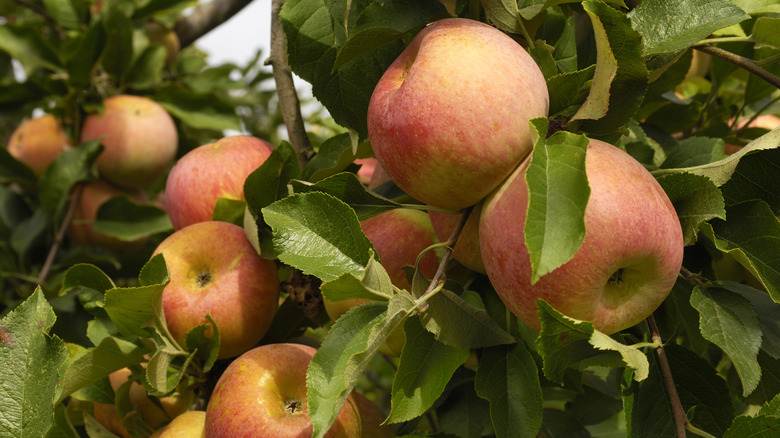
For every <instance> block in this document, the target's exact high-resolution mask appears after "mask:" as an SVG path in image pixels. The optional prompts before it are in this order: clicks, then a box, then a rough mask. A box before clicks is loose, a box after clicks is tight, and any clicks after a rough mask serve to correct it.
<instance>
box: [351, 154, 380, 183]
mask: <svg viewBox="0 0 780 438" xmlns="http://www.w3.org/2000/svg"><path fill="white" fill-rule="evenodd" d="M354 163H355V164H357V165H358V166H360V168H358V171H357V177H358V180H360V182H361V183H363V184H365V185H368V184H369V183H370V182H371V178H372V177H373V176H374V170H375V169H376V164H377V160H376V158H374V157H368V158H358V159H357V160H355V161H354Z"/></svg>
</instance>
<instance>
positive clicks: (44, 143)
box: [8, 114, 71, 176]
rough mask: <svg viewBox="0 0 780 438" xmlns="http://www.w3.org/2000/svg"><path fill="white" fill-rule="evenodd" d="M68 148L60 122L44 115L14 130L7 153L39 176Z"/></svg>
mask: <svg viewBox="0 0 780 438" xmlns="http://www.w3.org/2000/svg"><path fill="white" fill-rule="evenodd" d="M70 146H71V142H70V139H69V138H68V135H67V134H65V130H63V129H62V124H61V123H60V121H59V120H57V118H56V117H54V116H53V115H51V114H44V115H42V116H40V117H37V118H34V119H30V120H25V121H24V122H22V124H21V125H19V126H18V127H17V128H16V130H14V132H13V134H11V138H10V139H9V140H8V153H9V154H11V156H12V157H14V158H16V159H17V160H19V161H21V162H22V163H24V164H26V165H27V166H29V167H30V169H32V171H33V172H34V173H35V174H36V175H38V176H41V175H43V172H45V171H46V168H47V167H49V164H51V162H52V161H53V160H54V158H56V157H57V155H59V154H60V152H62V151H64V150H65V149H67V148H69V147H70Z"/></svg>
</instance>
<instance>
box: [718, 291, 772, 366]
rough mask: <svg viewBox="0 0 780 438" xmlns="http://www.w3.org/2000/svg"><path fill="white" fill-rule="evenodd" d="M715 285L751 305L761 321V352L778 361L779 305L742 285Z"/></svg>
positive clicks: (764, 295) (763, 293)
mask: <svg viewBox="0 0 780 438" xmlns="http://www.w3.org/2000/svg"><path fill="white" fill-rule="evenodd" d="M716 285H717V286H718V287H722V288H723V289H726V290H729V291H731V292H734V293H737V294H739V295H742V297H744V298H745V299H747V300H748V301H749V302H750V303H751V304H752V305H753V309H755V311H756V314H757V315H758V319H759V320H760V321H761V333H762V336H761V350H763V351H764V352H765V353H766V354H768V355H770V356H772V357H773V358H775V359H780V304H778V303H776V302H774V301H772V298H770V297H769V295H767V294H766V293H765V292H763V291H759V290H756V289H754V288H752V287H750V286H747V285H745V284H742V283H735V282H731V281H722V282H718V283H716Z"/></svg>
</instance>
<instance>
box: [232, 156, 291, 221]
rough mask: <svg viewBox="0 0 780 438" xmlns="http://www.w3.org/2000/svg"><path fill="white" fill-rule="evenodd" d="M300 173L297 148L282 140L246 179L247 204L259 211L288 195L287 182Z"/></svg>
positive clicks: (253, 209) (245, 193)
mask: <svg viewBox="0 0 780 438" xmlns="http://www.w3.org/2000/svg"><path fill="white" fill-rule="evenodd" d="M300 175H301V170H300V168H299V167H298V158H297V156H296V154H295V150H294V149H293V148H292V146H290V143H287V142H282V143H281V144H280V145H279V146H278V147H276V148H275V149H274V150H273V152H271V155H269V156H268V158H266V159H265V161H264V162H263V164H261V165H260V167H258V168H257V169H255V170H254V171H253V172H252V173H250V174H249V176H247V178H246V180H245V181H244V197H245V198H246V202H247V205H248V206H249V208H250V209H251V210H252V211H254V212H256V213H259V212H260V210H261V209H263V208H265V207H267V206H269V205H271V203H273V202H274V201H276V200H279V199H282V198H284V197H285V196H287V195H288V190H287V183H288V182H289V181H290V180H291V179H293V178H298V177H300Z"/></svg>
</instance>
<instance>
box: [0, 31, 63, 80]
mask: <svg viewBox="0 0 780 438" xmlns="http://www.w3.org/2000/svg"><path fill="white" fill-rule="evenodd" d="M0 51H3V52H6V53H8V54H9V55H11V57H12V58H14V59H16V60H18V61H19V62H21V63H22V66H24V68H25V69H26V70H28V71H30V70H32V69H35V68H39V67H40V68H47V69H49V70H54V71H58V70H61V69H62V62H61V61H60V59H59V57H58V55H57V51H56V49H55V48H54V47H52V45H51V43H49V42H48V41H47V40H46V39H45V38H44V37H43V35H41V34H40V33H39V32H37V31H36V30H35V28H33V27H31V26H29V27H28V26H22V25H17V24H10V23H4V24H3V25H2V26H0Z"/></svg>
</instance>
